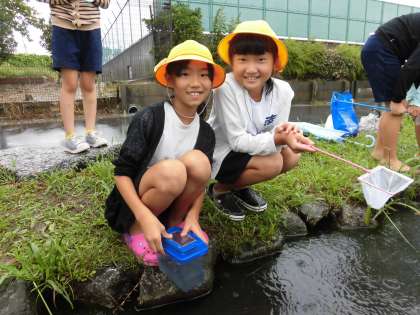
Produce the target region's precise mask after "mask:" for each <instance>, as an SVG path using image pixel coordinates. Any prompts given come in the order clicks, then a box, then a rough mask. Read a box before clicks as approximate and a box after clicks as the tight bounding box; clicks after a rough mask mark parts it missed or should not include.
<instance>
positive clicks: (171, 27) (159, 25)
mask: <svg viewBox="0 0 420 315" xmlns="http://www.w3.org/2000/svg"><path fill="white" fill-rule="evenodd" d="M145 22H146V26H147V28H148V29H149V31H150V32H151V33H152V34H153V41H154V47H153V53H154V56H155V61H156V62H159V61H160V60H161V59H163V58H164V57H166V56H167V55H168V53H169V50H170V49H171V48H172V47H173V46H175V45H177V44H179V43H181V42H183V41H185V40H187V39H194V40H196V41H198V42H202V40H203V26H202V25H201V12H200V9H195V10H192V9H190V8H189V7H188V6H187V5H185V4H181V3H176V4H175V5H173V6H170V7H169V6H168V7H166V9H164V10H160V11H158V12H157V14H156V15H155V16H154V17H152V18H151V19H146V20H145Z"/></svg>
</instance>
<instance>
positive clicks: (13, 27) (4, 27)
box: [0, 0, 43, 62]
mask: <svg viewBox="0 0 420 315" xmlns="http://www.w3.org/2000/svg"><path fill="white" fill-rule="evenodd" d="M0 7H1V10H0V62H2V61H3V60H4V59H6V58H7V57H8V56H9V55H10V54H11V53H13V51H14V50H15V49H16V45H17V43H16V41H15V39H14V36H13V32H14V31H16V32H19V33H20V34H22V35H23V36H24V37H26V38H27V39H29V40H30V39H31V38H30V36H29V32H28V26H29V25H33V26H35V27H38V28H39V27H40V25H42V23H43V22H42V20H40V19H38V18H37V17H36V11H35V10H34V9H32V8H31V7H30V6H28V5H27V4H26V3H25V2H24V0H0Z"/></svg>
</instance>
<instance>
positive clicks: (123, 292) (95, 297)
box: [72, 265, 143, 309]
mask: <svg viewBox="0 0 420 315" xmlns="http://www.w3.org/2000/svg"><path fill="white" fill-rule="evenodd" d="M142 269H143V267H142V266H141V265H138V267H137V268H135V269H131V270H126V269H123V268H121V267H109V268H106V269H104V270H102V271H100V272H98V273H97V274H96V276H95V277H94V278H93V279H91V280H88V281H85V282H78V283H73V284H72V288H73V292H74V298H75V300H77V301H80V302H83V303H87V304H96V305H101V306H103V307H106V308H110V309H114V308H117V307H118V306H119V305H120V304H121V303H122V301H123V300H124V299H125V298H126V297H127V296H128V295H129V294H130V292H131V291H132V290H133V288H134V287H136V284H137V282H138V279H139V278H140V275H141V272H142Z"/></svg>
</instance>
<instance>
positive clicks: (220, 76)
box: [154, 55, 226, 89]
mask: <svg viewBox="0 0 420 315" xmlns="http://www.w3.org/2000/svg"><path fill="white" fill-rule="evenodd" d="M181 60H197V61H202V62H205V63H208V64H210V65H211V66H212V67H213V69H214V75H213V81H212V88H213V89H215V88H217V87H219V86H220V85H222V83H223V82H224V81H225V77H226V74H225V70H224V69H223V68H222V67H221V66H219V65H218V64H215V63H212V62H209V60H208V59H206V58H203V57H200V56H197V55H182V56H178V57H176V58H174V59H172V60H168V59H163V60H162V61H161V62H159V63H158V64H157V65H156V67H155V69H154V70H155V78H156V80H157V81H158V82H159V83H160V84H161V85H163V86H165V87H167V86H168V80H167V79H166V67H167V66H168V64H170V63H171V62H174V61H181Z"/></svg>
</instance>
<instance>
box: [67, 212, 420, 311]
mask: <svg viewBox="0 0 420 315" xmlns="http://www.w3.org/2000/svg"><path fill="white" fill-rule="evenodd" d="M393 220H394V221H395V223H396V224H397V225H398V227H399V228H400V229H401V230H402V232H403V233H404V234H405V235H406V236H407V238H408V239H409V240H410V241H411V242H412V244H413V245H414V246H416V247H417V248H419V249H420V233H419V228H420V216H415V215H414V214H412V213H411V212H401V213H399V214H398V215H397V216H394V218H393ZM60 314H80V315H88V314H89V315H93V314H95V315H99V314H102V315H108V314H109V315H110V314H112V312H111V311H108V310H104V309H92V308H86V307H77V308H76V310H75V311H73V312H71V311H66V312H65V311H60ZM121 314H124V315H134V314H137V312H136V311H135V310H134V309H133V308H132V307H128V308H127V310H126V311H124V312H122V313H121ZM141 314H144V315H157V314H167V315H190V314H191V315H192V314H200V315H207V314H208V315H210V314H211V315H213V314H247V315H248V314H249V315H251V314H259V315H265V314H267V315H269V314H270V315H277V314H278V315H280V314H293V315H301V314H308V315H309V314H311V315H315V314H319V315H321V314H351V315H353V314H363V315H373V314H378V315H379V314H381V315H382V314H407V315H419V314H420V254H416V253H415V252H414V251H413V249H412V248H410V247H409V246H408V245H407V244H406V243H404V241H403V240H402V239H401V237H400V236H399V234H398V233H397V232H396V230H395V228H393V227H392V226H391V224H388V223H387V224H385V226H384V227H383V228H380V229H378V230H374V231H372V230H357V231H344V232H333V233H326V234H320V235H316V236H312V237H305V238H302V239H300V240H296V241H293V242H291V243H288V244H286V246H285V247H284V249H283V251H282V253H281V254H280V255H278V256H277V257H272V258H268V259H264V260H261V261H257V262H254V263H250V264H247V265H241V266H230V265H227V264H219V265H218V266H217V271H216V280H215V283H214V290H213V292H212V293H211V294H210V295H209V296H207V297H204V298H201V299H198V300H196V301H191V302H185V303H180V304H174V305H170V306H167V307H164V308H160V309H156V310H150V311H143V312H142V313H141Z"/></svg>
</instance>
